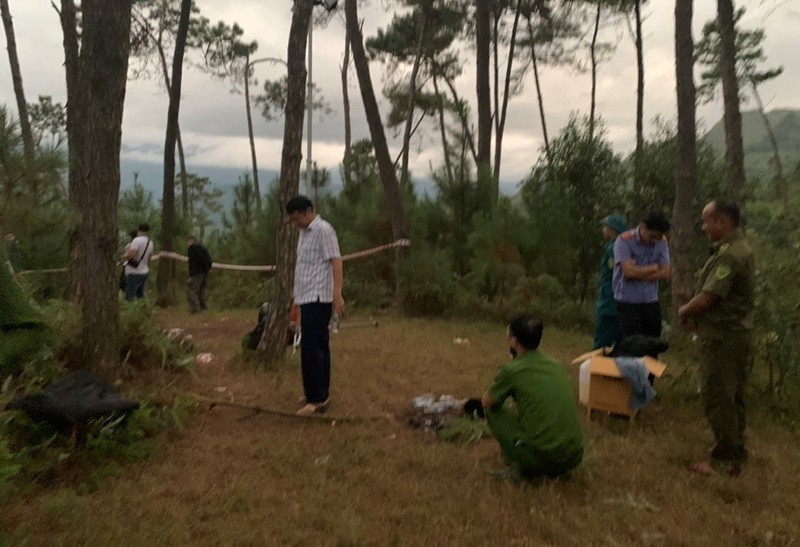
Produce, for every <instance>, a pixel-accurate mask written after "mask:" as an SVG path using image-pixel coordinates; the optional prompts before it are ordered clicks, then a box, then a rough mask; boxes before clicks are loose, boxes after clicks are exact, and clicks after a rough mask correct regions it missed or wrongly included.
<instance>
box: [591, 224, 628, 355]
mask: <svg viewBox="0 0 800 547" xmlns="http://www.w3.org/2000/svg"><path fill="white" fill-rule="evenodd" d="M602 224H603V239H604V240H605V241H606V244H605V247H604V248H603V258H602V259H601V260H600V282H599V283H598V285H597V303H596V304H595V326H594V349H597V348H604V347H608V346H614V345H616V344H617V342H619V341H620V338H621V337H620V330H619V318H618V317H617V306H616V304H615V302H614V288H613V286H612V284H611V278H612V277H613V274H614V241H615V240H616V239H617V236H618V235H619V234H621V233H622V232H624V231H625V230H627V229H628V227H627V225H626V223H625V219H624V218H622V217H621V216H619V215H608V216H607V217H606V218H604V219H603V223H602Z"/></svg>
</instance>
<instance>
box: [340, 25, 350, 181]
mask: <svg viewBox="0 0 800 547" xmlns="http://www.w3.org/2000/svg"><path fill="white" fill-rule="evenodd" d="M349 72H350V31H349V30H348V29H347V25H345V31H344V60H343V61H342V110H343V112H344V158H342V167H343V169H342V172H343V174H344V177H343V178H344V187H345V188H347V187H348V186H350V184H351V183H352V182H353V176H352V171H351V170H350V169H351V166H350V155H351V148H352V138H353V137H352V130H351V127H350V90H349V89H348V85H347V76H348V73H349Z"/></svg>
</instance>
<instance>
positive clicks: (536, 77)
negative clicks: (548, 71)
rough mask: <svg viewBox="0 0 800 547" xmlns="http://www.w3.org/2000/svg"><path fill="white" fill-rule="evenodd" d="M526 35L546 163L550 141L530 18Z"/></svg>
mask: <svg viewBox="0 0 800 547" xmlns="http://www.w3.org/2000/svg"><path fill="white" fill-rule="evenodd" d="M527 21H528V34H529V35H530V40H531V63H532V64H533V81H534V83H536V102H537V103H539V118H540V119H541V121H542V137H543V138H544V153H545V157H546V158H547V161H548V162H549V161H550V139H549V138H548V136H547V120H546V119H545V115H544V98H543V96H542V86H541V82H540V80H539V63H538V61H537V59H536V41H535V39H534V34H533V25H532V24H531V18H530V16H529V17H527Z"/></svg>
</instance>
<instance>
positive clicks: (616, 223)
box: [603, 215, 628, 234]
mask: <svg viewBox="0 0 800 547" xmlns="http://www.w3.org/2000/svg"><path fill="white" fill-rule="evenodd" d="M603 226H608V227H609V228H611V229H612V230H614V231H615V232H617V234H621V233H622V232H624V231H625V230H627V229H628V224H627V223H626V222H625V219H624V218H622V217H621V216H619V215H608V216H607V217H606V218H604V219H603Z"/></svg>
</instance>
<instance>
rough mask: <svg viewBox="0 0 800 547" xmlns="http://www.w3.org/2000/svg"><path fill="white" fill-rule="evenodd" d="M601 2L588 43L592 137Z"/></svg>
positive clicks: (591, 130) (590, 129) (590, 135)
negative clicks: (589, 42)
mask: <svg viewBox="0 0 800 547" xmlns="http://www.w3.org/2000/svg"><path fill="white" fill-rule="evenodd" d="M601 7H602V4H601V3H600V2H598V3H597V15H596V16H595V20H594V32H593V33H592V43H591V44H590V45H589V53H590V54H591V58H592V98H591V105H590V107H589V138H590V139H592V138H594V120H595V109H596V106H597V34H598V32H600V10H601Z"/></svg>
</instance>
